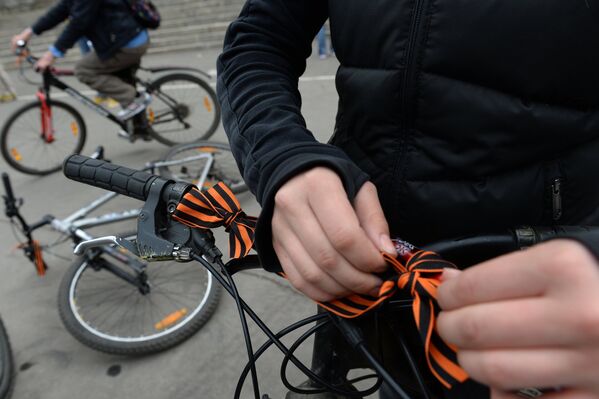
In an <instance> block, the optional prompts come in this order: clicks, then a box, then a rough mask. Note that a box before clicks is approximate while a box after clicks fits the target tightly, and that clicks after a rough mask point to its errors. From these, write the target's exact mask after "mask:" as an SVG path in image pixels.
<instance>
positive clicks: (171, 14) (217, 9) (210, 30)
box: [0, 0, 245, 69]
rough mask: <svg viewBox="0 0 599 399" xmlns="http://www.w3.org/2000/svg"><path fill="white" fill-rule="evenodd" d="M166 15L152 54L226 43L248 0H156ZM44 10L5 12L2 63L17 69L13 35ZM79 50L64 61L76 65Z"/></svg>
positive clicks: (41, 44)
mask: <svg viewBox="0 0 599 399" xmlns="http://www.w3.org/2000/svg"><path fill="white" fill-rule="evenodd" d="M153 1H154V3H155V4H156V6H157V7H158V9H159V11H160V13H161V15H162V18H163V22H162V26H161V27H160V29H158V30H156V31H152V32H151V33H150V36H151V41H152V46H151V48H150V50H149V51H150V52H151V53H156V52H168V51H169V49H171V50H172V51H180V50H194V49H205V48H219V47H221V46H222V42H223V38H224V34H225V31H226V29H227V26H228V25H229V23H230V22H231V21H232V20H233V19H235V18H236V17H237V16H238V15H239V12H240V11H241V8H242V6H243V4H244V2H245V0H171V1H169V0H153ZM42 12H43V10H35V11H28V12H21V13H18V14H14V15H12V14H11V15H5V13H3V14H2V16H1V17H0V26H1V27H2V28H1V29H0V43H6V44H7V45H6V46H2V45H0V64H2V65H4V66H5V67H6V68H7V69H14V68H15V62H14V61H15V57H14V55H13V54H12V53H11V51H10V49H9V48H8V43H9V42H10V38H11V37H12V36H13V35H14V34H15V33H17V32H20V30H21V29H22V28H23V26H28V25H31V23H33V22H34V21H35V20H36V19H37V18H38V17H39V15H40V14H41V13H42ZM62 29H63V25H61V26H58V27H57V28H55V29H53V30H51V31H48V32H44V35H42V36H40V37H36V38H35V39H34V40H32V41H31V43H30V47H31V50H32V52H33V53H34V54H41V53H43V52H44V51H46V49H47V48H48V46H49V45H51V44H52V43H53V42H54V41H55V40H56V36H57V35H58V34H60V32H61V31H62ZM79 57H80V55H79V51H77V50H76V49H74V50H72V51H70V52H69V53H68V54H67V57H66V58H65V59H64V60H61V63H65V64H72V63H74V62H76V61H77V59H79Z"/></svg>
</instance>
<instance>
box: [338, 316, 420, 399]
mask: <svg viewBox="0 0 599 399" xmlns="http://www.w3.org/2000/svg"><path fill="white" fill-rule="evenodd" d="M331 320H332V321H333V323H334V324H335V326H337V328H339V331H340V332H341V333H342V334H343V336H344V337H345V339H346V340H347V342H348V343H349V344H350V345H351V346H352V347H353V348H354V349H356V350H358V351H359V352H361V353H362V355H364V357H365V358H366V360H367V361H368V363H370V365H371V366H372V368H373V369H374V371H376V372H377V374H378V375H380V376H381V378H382V379H383V380H385V382H386V383H387V385H389V387H390V388H391V389H392V390H393V391H395V393H396V394H397V395H399V397H400V398H402V399H410V397H409V396H408V394H407V393H406V392H405V391H404V390H403V389H402V388H401V387H400V386H399V384H398V383H397V382H396V381H395V379H393V377H392V376H391V375H390V374H389V373H388V372H387V370H385V368H384V367H383V366H382V365H381V364H380V363H379V361H378V360H377V359H376V358H375V357H374V356H373V355H372V353H370V351H369V350H368V348H366V344H365V343H364V337H363V336H362V332H361V331H360V330H359V329H358V328H357V327H356V326H355V325H354V324H352V323H351V322H350V321H349V320H346V319H343V318H341V317H339V316H336V315H331Z"/></svg>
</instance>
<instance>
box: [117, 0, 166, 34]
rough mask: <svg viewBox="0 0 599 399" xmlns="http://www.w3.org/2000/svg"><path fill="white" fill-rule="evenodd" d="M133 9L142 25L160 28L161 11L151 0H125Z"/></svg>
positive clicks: (149, 27)
mask: <svg viewBox="0 0 599 399" xmlns="http://www.w3.org/2000/svg"><path fill="white" fill-rule="evenodd" d="M123 1H124V2H125V3H126V4H127V6H128V7H129V8H130V9H131V12H132V13H133V16H134V17H135V19H136V20H137V22H139V24H140V25H141V26H143V27H144V28H147V29H158V27H159V26H160V21H161V18H160V13H159V12H158V9H157V8H156V6H155V5H154V3H152V2H151V1H150V0H123Z"/></svg>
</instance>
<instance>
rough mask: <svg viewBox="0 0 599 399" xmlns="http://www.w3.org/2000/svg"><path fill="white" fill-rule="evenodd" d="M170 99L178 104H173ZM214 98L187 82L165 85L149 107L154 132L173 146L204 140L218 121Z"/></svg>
mask: <svg viewBox="0 0 599 399" xmlns="http://www.w3.org/2000/svg"><path fill="white" fill-rule="evenodd" d="M169 98H170V99H174V100H175V101H176V102H177V104H176V105H173V104H172V103H171V102H170V100H169ZM216 110H217V105H216V104H215V103H214V99H213V97H212V96H211V95H210V93H208V91H206V89H204V88H203V87H202V86H200V85H199V84H198V83H196V82H193V81H188V80H185V79H179V80H171V81H168V82H166V83H165V84H163V85H161V86H160V88H159V89H158V90H157V91H156V92H155V93H154V95H153V96H152V103H151V104H150V105H149V106H148V108H147V116H148V121H149V122H150V124H151V126H152V129H154V131H155V132H156V133H158V134H159V135H160V136H162V137H163V138H165V139H166V140H169V141H171V142H173V143H190V142H193V141H197V140H198V139H200V138H201V137H203V136H204V135H205V134H206V133H207V132H208V131H209V130H210V129H211V128H212V125H213V123H214V120H215V118H216V112H217V111H216Z"/></svg>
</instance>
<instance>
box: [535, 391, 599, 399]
mask: <svg viewBox="0 0 599 399" xmlns="http://www.w3.org/2000/svg"><path fill="white" fill-rule="evenodd" d="M541 398H542V399H597V398H599V394H597V393H596V392H595V393H593V392H590V391H584V390H579V389H566V390H563V391H559V392H551V393H544V394H543V396H541Z"/></svg>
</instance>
